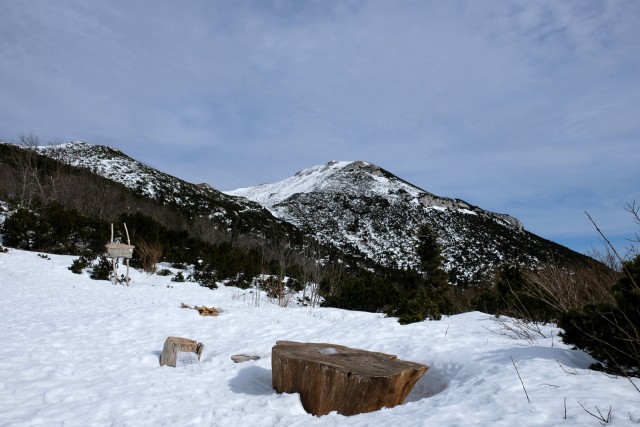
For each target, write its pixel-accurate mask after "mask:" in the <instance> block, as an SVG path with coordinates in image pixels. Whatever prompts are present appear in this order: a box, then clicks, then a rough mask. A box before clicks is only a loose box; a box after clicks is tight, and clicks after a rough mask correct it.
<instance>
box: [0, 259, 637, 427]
mask: <svg viewBox="0 0 640 427" xmlns="http://www.w3.org/2000/svg"><path fill="white" fill-rule="evenodd" d="M49 258H50V259H45V258H42V257H38V256H37V254H36V253H32V252H24V251H19V250H14V249H11V250H10V251H9V252H8V253H0V319H1V320H2V328H0V425H2V426H30V425H43V426H56V425H65V426H93V425H98V426H101V425H112V426H162V425H172V426H173V425H182V426H188V425H194V426H195V425H197V426H208V425H215V426H234V427H235V426H272V425H281V426H315V425H318V426H376V425H393V426H420V425H424V426H458V425H464V426H467V425H482V426H489V425H491V426H523V425H526V426H530V425H581V426H582V425H593V426H597V425H599V423H598V420H596V419H595V418H594V417H592V416H591V415H589V414H587V413H586V412H585V410H583V409H582V408H581V406H580V404H582V405H583V406H584V407H585V408H586V409H587V410H590V411H592V412H594V413H596V414H597V409H596V407H597V408H598V409H599V410H600V411H601V412H602V413H603V415H604V416H605V417H606V415H607V413H608V411H609V408H611V423H610V424H611V425H631V424H635V423H636V422H637V421H638V420H639V419H640V393H638V392H637V391H636V390H635V389H634V388H633V387H632V385H631V384H630V383H629V381H628V380H627V379H625V378H614V377H610V376H607V375H604V374H602V373H599V372H593V371H589V370H588V369H587V366H588V365H589V364H590V363H591V362H592V359H591V358H590V357H589V356H588V355H586V354H585V353H583V352H581V351H578V350H571V349H569V348H568V347H567V346H565V345H563V344H562V343H561V342H560V339H559V338H558V337H557V334H558V329H557V328H554V327H552V326H546V327H543V328H542V332H543V333H544V334H545V335H546V337H547V338H542V337H539V339H537V340H536V341H535V343H533V344H531V343H529V342H528V341H527V340H524V339H514V338H510V337H508V336H505V335H500V334H499V333H496V332H497V331H500V327H499V324H497V323H496V322H495V321H494V320H492V317H491V316H489V315H486V314H483V313H478V312H475V313H467V314H462V315H458V316H451V317H445V318H443V319H442V320H441V321H438V322H422V323H417V324H412V325H406V326H401V325H399V324H398V323H397V321H396V320H395V319H392V318H383V317H381V316H380V315H378V314H372V313H361V312H351V311H344V310H337V309H328V308H314V309H310V308H306V307H297V308H280V307H277V306H276V305H274V304H272V303H270V302H268V301H267V300H262V301H261V302H260V304H259V305H257V306H256V304H255V303H254V301H253V295H252V294H249V293H248V292H247V291H241V290H238V289H235V288H231V287H229V288H227V287H223V286H221V287H220V289H217V290H213V291H212V290H209V289H206V288H203V287H200V286H198V285H197V284H195V283H173V282H171V281H170V277H160V276H149V275H146V274H144V273H140V272H137V271H133V272H132V278H133V283H132V286H130V287H125V286H122V285H112V284H111V283H109V282H106V281H94V280H91V279H89V277H88V275H87V274H83V275H76V274H73V273H71V272H70V271H69V270H68V269H67V267H68V266H69V265H70V264H71V261H72V257H68V256H56V255H49ZM180 303H185V304H189V305H206V306H209V307H211V306H215V307H217V308H220V309H222V310H223V311H222V313H221V314H220V316H218V317H202V316H200V315H199V314H198V313H197V312H196V311H194V310H190V309H183V308H180ZM172 335H173V336H181V337H187V338H192V339H195V340H198V341H200V342H202V343H204V344H205V349H204V353H203V356H202V361H201V363H200V364H199V365H197V366H196V365H192V366H188V367H183V368H172V367H167V366H164V367H161V366H159V362H158V358H159V355H160V352H161V350H162V346H163V343H164V340H165V338H166V337H167V336H172ZM276 340H294V341H310V342H328V343H335V344H340V345H347V346H351V347H358V348H363V349H367V350H372V351H380V352H384V353H391V354H397V355H398V357H399V358H401V359H405V360H411V361H415V362H420V363H423V364H426V365H429V366H430V367H431V368H430V369H429V371H428V372H427V373H426V374H425V376H424V377H423V378H422V379H421V380H420V381H419V382H418V383H417V384H416V387H415V388H414V390H413V391H412V393H411V394H410V395H409V397H408V399H407V401H406V402H405V404H404V405H401V406H397V407H395V408H392V409H383V410H381V411H377V412H372V413H368V414H361V415H357V416H353V417H344V416H341V415H338V414H336V413H331V414H329V415H326V416H323V417H313V416H311V415H309V414H307V413H306V412H305V411H304V410H303V408H302V405H301V404H300V400H299V397H298V395H297V394H277V393H275V392H274V390H273V389H272V387H271V356H270V355H271V347H272V346H273V345H274V344H275V342H276ZM239 353H244V354H249V355H258V356H260V357H261V358H260V359H259V360H257V361H250V362H246V363H240V364H236V363H234V362H233V361H232V360H231V356H232V355H234V354H239ZM512 360H513V362H512ZM514 363H515V366H517V369H518V371H519V374H520V376H521V378H522V381H523V383H524V388H526V391H527V393H528V397H529V399H530V400H531V403H529V402H528V401H527V396H526V395H525V391H524V389H523V384H522V383H521V381H520V379H519V377H518V372H516V369H515V368H514ZM565 404H566V406H565ZM565 408H566V409H565ZM565 412H566V416H565Z"/></svg>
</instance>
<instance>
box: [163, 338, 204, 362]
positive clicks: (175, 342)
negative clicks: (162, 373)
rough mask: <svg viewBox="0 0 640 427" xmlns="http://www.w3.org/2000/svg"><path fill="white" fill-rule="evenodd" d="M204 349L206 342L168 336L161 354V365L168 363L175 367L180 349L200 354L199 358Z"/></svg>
mask: <svg viewBox="0 0 640 427" xmlns="http://www.w3.org/2000/svg"><path fill="white" fill-rule="evenodd" d="M202 350H204V344H202V343H199V342H197V341H194V340H190V339H188V338H180V337H168V338H167V339H166V340H165V342H164V347H163V348H162V354H161V355H160V366H164V365H168V366H173V367H174V368H175V366H176V359H177V357H178V352H179V351H185V352H188V353H195V354H197V355H198V360H200V356H202Z"/></svg>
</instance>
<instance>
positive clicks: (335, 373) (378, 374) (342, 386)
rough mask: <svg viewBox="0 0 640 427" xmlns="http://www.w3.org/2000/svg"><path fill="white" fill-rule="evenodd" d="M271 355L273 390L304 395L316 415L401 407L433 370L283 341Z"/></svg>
mask: <svg viewBox="0 0 640 427" xmlns="http://www.w3.org/2000/svg"><path fill="white" fill-rule="evenodd" d="M271 356H272V358H271V367H272V380H273V387H274V388H275V389H276V391H277V392H278V393H300V401H301V402H302V406H303V407H304V409H305V410H306V411H307V412H309V413H311V414H313V415H316V416H320V415H326V414H328V413H329V412H331V411H337V412H338V413H340V414H342V415H347V416H348V415H355V414H360V413H364V412H372V411H377V410H379V409H381V408H384V407H386V408H392V407H394V406H396V405H400V404H402V403H403V402H404V400H405V398H406V397H407V395H408V394H409V393H410V392H411V389H413V386H414V385H415V383H416V382H417V381H418V380H419V379H420V378H421V377H422V375H424V373H425V372H426V371H427V369H429V367H428V366H426V365H422V364H420V363H414V362H408V361H403V360H398V359H397V357H396V356H393V355H390V354H384V353H376V352H370V351H366V350H360V349H356V348H349V347H344V346H340V345H335V344H326V343H300V342H292V341H277V342H276V345H275V346H274V347H273V348H272V351H271Z"/></svg>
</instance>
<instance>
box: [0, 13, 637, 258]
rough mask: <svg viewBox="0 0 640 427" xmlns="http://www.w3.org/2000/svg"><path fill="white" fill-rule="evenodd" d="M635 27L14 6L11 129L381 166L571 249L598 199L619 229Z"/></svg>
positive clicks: (176, 162)
mask: <svg viewBox="0 0 640 427" xmlns="http://www.w3.org/2000/svg"><path fill="white" fill-rule="evenodd" d="M639 21H640V4H638V3H637V2H634V1H584V2H572V1H556V0H549V1H539V2H530V1H509V2H500V3H496V2H493V1H455V2H440V1H422V0H421V1H411V0H406V1H400V2H393V3H390V2H385V1H344V2H315V1H305V2H300V1H273V2H264V1H244V2H242V1H241V2H231V1H214V2H211V1H204V0H203V1H191V2H188V3H186V4H184V3H183V4H178V3H176V2H170V1H158V2H154V3H153V7H150V6H149V3H148V2H142V1H126V2H125V1H109V2H107V1H94V2H90V3H87V2H83V1H80V0H61V1H58V2H55V3H50V2H7V4H6V5H4V6H3V14H2V16H0V55H1V57H2V59H3V60H2V61H0V87H1V88H2V94H3V96H2V98H1V99H0V132H2V133H1V134H0V138H2V139H9V140H10V139H15V138H16V137H17V136H18V135H20V134H24V133H27V134H28V133H33V134H34V135H37V136H39V137H40V138H41V140H43V141H65V140H85V141H87V142H90V143H95V144H108V145H112V146H116V147H118V148H120V149H122V150H123V151H125V152H127V153H128V154H130V155H132V156H133V157H136V158H138V159H140V160H142V161H144V162H146V163H149V164H151V165H152V166H155V167H158V168H160V169H162V170H164V171H167V172H169V173H171V174H174V175H176V176H179V177H181V178H184V179H187V180H189V181H193V182H209V183H211V184H212V185H214V186H215V187H216V188H220V189H232V188H237V187H246V186H250V185H256V184H258V183H262V182H273V181H276V180H279V179H283V178H285V177H287V176H290V175H291V174H292V173H294V172H295V171H297V170H299V169H302V168H305V167H308V166H312V165H315V164H319V163H323V162H326V161H328V160H331V159H344V160H358V159H360V160H367V161H371V162H374V163H376V164H379V165H380V166H382V167H384V168H385V169H388V170H390V171H391V172H393V173H395V174H397V175H399V176H401V177H402V178H405V179H407V180H409V181H410V182H413V183H414V184H416V185H418V186H420V187H423V188H425V189H426V190H428V191H432V192H434V193H436V194H440V195H445V196H450V197H458V198H462V199H465V200H467V201H469V202H471V203H473V204H476V205H479V206H481V207H483V208H485V209H490V210H494V211H499V212H506V213H510V214H513V215H515V216H518V217H519V218H520V219H521V220H523V221H524V223H525V226H527V227H528V228H529V229H530V230H531V231H533V232H535V233H537V234H540V235H542V236H544V237H547V238H550V239H552V240H556V241H559V242H560V243H562V242H563V241H566V242H569V240H567V239H568V237H567V236H570V237H571V242H575V241H577V240H576V239H578V238H579V237H580V236H583V239H585V241H586V240H587V239H588V236H591V235H593V232H592V229H591V225H590V224H589V223H588V222H586V221H584V218H583V214H582V212H583V211H584V210H586V209H589V210H590V211H592V212H593V214H594V215H595V216H598V217H601V218H603V221H604V222H605V224H601V225H602V226H603V228H604V229H606V228H607V226H610V229H611V230H612V233H614V234H615V236H614V238H615V239H617V240H616V241H617V242H623V240H622V238H623V237H624V236H632V235H633V232H634V231H635V229H634V227H635V226H634V225H633V224H632V222H631V220H630V218H626V217H625V213H624V211H623V207H624V205H625V204H626V203H627V202H630V201H632V200H634V199H638V200H640V194H639V193H638V190H637V183H638V182H640V176H639V172H638V169H637V163H638V159H639V157H640V155H639V154H638V150H637V148H636V147H637V146H638V140H639V139H640V122H639V121H638V120H637V119H638V117H640V102H639V101H640V84H639V83H640V77H638V76H640V47H639V44H638V42H637V41H638V40H640V29H638V26H637V22H639ZM612 212H613V213H612ZM625 223H626V224H627V225H626V226H625ZM563 239H564V240H563ZM594 241H597V236H594ZM571 244H572V247H573V248H575V249H578V250H585V248H586V246H587V245H586V244H582V243H580V244H574V243H571Z"/></svg>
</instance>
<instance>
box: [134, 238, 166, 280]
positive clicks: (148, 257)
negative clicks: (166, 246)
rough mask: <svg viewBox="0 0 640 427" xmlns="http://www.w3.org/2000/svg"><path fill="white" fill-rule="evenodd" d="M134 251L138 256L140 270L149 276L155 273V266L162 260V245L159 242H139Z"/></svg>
mask: <svg viewBox="0 0 640 427" xmlns="http://www.w3.org/2000/svg"><path fill="white" fill-rule="evenodd" d="M136 250H137V251H138V254H139V255H140V262H141V263H142V269H143V270H144V271H146V272H147V273H149V274H153V273H155V272H156V266H157V264H158V263H159V262H160V258H162V245H161V244H160V243H159V242H152V243H150V242H146V241H144V240H141V241H139V242H138V244H137V245H136Z"/></svg>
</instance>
